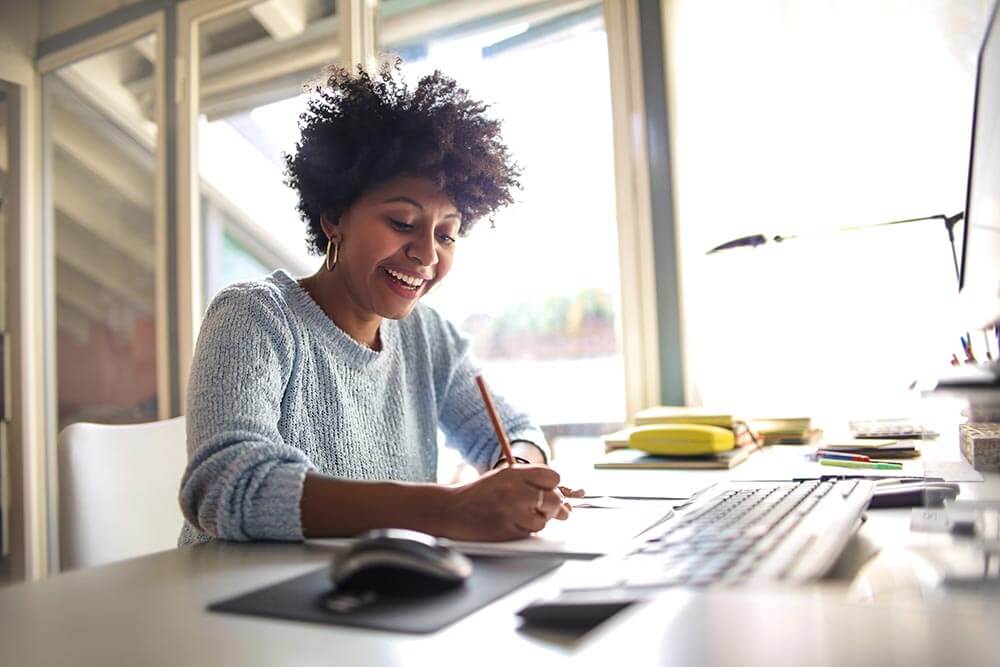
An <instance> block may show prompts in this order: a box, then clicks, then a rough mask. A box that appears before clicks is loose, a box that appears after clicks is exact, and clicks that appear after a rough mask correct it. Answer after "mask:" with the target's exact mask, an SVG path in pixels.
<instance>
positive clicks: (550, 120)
mask: <svg viewBox="0 0 1000 667" xmlns="http://www.w3.org/2000/svg"><path fill="white" fill-rule="evenodd" d="M496 6H497V3H488V4H487V3H482V4H477V3H467V2H451V1H448V0H441V1H439V2H417V3H415V2H410V1H407V0H384V1H383V2H382V3H380V5H379V15H378V23H377V33H376V39H377V43H378V48H379V50H380V51H382V52H391V53H396V54H399V55H400V56H401V57H403V58H404V65H403V69H404V72H405V73H406V75H407V78H408V80H409V81H410V82H411V84H415V83H416V81H417V80H418V79H419V77H420V76H422V75H424V74H428V73H430V72H432V71H433V70H435V69H440V70H441V71H442V72H444V73H445V74H446V75H448V76H451V77H453V78H455V79H456V80H457V81H458V82H459V84H460V85H462V86H463V87H465V88H468V89H469V91H470V93H471V94H472V96H473V97H476V98H478V99H481V100H484V101H486V102H488V103H490V104H491V105H492V107H491V113H492V114H493V115H494V116H495V117H497V118H499V119H501V120H502V121H503V137H504V140H505V142H506V143H507V146H508V148H509V149H510V151H511V154H512V155H513V156H514V159H515V160H516V161H517V162H518V163H519V164H520V165H521V166H522V168H523V172H524V173H523V177H522V179H521V180H522V184H523V190H522V191H521V192H519V193H517V195H516V200H517V201H516V204H515V205H513V206H511V207H509V208H507V209H504V210H502V211H501V212H500V213H499V214H498V215H497V216H496V227H495V228H492V229H491V228H490V224H489V222H488V221H482V222H481V223H480V225H479V226H478V227H477V228H476V229H474V230H473V231H472V233H471V234H470V235H469V237H467V238H464V239H462V240H460V241H459V244H460V245H459V246H458V250H457V252H456V255H455V266H454V268H453V269H452V273H451V275H450V276H449V278H448V280H446V281H445V282H444V283H442V285H441V287H440V288H439V290H438V291H437V292H435V293H432V294H431V295H430V296H429V297H428V298H427V301H428V303H430V304H431V305H433V306H434V307H436V308H437V309H438V310H439V311H441V312H442V313H443V314H444V315H445V316H447V317H448V318H449V319H451V320H452V321H453V322H454V323H455V324H456V325H458V326H459V327H460V328H462V329H463V330H464V331H465V332H466V333H467V334H469V335H470V336H471V337H472V338H473V340H474V344H475V350H476V353H477V356H478V358H479V359H480V361H481V362H482V363H483V366H484V372H485V373H486V374H487V375H488V377H489V378H490V382H491V383H492V384H494V385H495V386H496V387H497V388H498V390H500V391H502V392H503V393H504V394H505V395H506V396H508V397H510V398H511V399H512V400H514V401H515V402H517V403H519V404H523V405H524V406H525V407H527V408H528V409H530V410H531V412H532V414H533V415H535V417H536V419H537V420H538V421H539V422H541V423H542V424H546V425H559V424H561V425H567V424H601V423H618V422H621V421H623V420H624V418H625V396H624V363H623V358H622V351H621V341H620V338H619V336H618V333H617V332H618V331H619V330H620V317H621V309H620V303H619V294H620V290H619V266H618V237H617V222H616V218H615V182H614V160H613V143H612V125H611V95H610V83H609V78H608V77H609V74H608V53H607V37H606V34H605V32H604V19H603V14H602V11H601V4H600V2H597V1H596V0H595V1H594V2H574V3H566V2H535V3H523V2H517V3H514V2H512V3H510V7H509V8H507V9H505V10H503V11H499V12H498V11H497V9H496ZM567 63H572V66H567ZM597 428H600V427H597V426H594V427H593V428H592V429H591V430H596V429H597Z"/></svg>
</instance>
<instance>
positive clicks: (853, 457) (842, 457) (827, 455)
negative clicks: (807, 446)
mask: <svg viewBox="0 0 1000 667" xmlns="http://www.w3.org/2000/svg"><path fill="white" fill-rule="evenodd" d="M816 453H817V454H819V457H820V458H821V459H836V460H838V461H871V460H872V459H871V457H870V456H865V455H864V454H844V453H843V452H828V451H825V450H822V449H821V450H819V451H818V452H816Z"/></svg>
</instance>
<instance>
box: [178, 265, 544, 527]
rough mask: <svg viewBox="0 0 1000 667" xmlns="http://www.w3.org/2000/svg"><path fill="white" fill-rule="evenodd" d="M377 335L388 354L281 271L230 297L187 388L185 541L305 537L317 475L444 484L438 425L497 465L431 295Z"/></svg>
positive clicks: (502, 406) (502, 405)
mask: <svg viewBox="0 0 1000 667" xmlns="http://www.w3.org/2000/svg"><path fill="white" fill-rule="evenodd" d="M380 333H381V340H382V350H381V351H379V352H375V351H372V350H370V349H369V348H367V347H364V346H363V345H361V344H359V343H358V342H356V341H355V340H353V339H352V338H350V337H349V336H348V335H347V334H346V333H344V332H343V331H342V330H341V329H340V328H338V327H337V326H336V325H335V324H334V323H333V322H332V321H331V320H330V319H329V318H328V317H327V316H326V314H325V313H324V312H323V311H322V309H320V307H319V305H318V304H317V303H316V302H315V301H313V300H312V298H311V297H310V296H309V294H308V293H307V292H306V291H305V290H303V289H302V287H300V286H299V284H298V283H297V282H296V281H295V279H294V278H292V277H291V276H289V275H288V274H287V273H285V272H284V271H276V272H274V273H273V274H271V275H270V276H268V277H267V278H266V279H264V280H262V281H260V282H249V283H242V284H237V285H232V286H230V287H227V288H226V289H224V290H223V291H222V292H220V293H219V295H218V296H217V297H216V298H215V299H214V300H213V302H212V304H211V306H210V307H209V309H208V312H207V313H206V315H205V320H204V322H203V323H202V327H201V333H200V334H199V337H198V345H197V349H196V350H195V355H194V361H193V364H192V367H191V377H190V382H189V385H188V408H187V445H188V467H187V470H186V471H185V473H184V477H183V479H182V480H181V489H180V503H181V509H182V510H183V512H184V516H185V518H186V519H187V521H186V522H185V525H184V527H183V529H182V531H181V536H180V543H181V544H190V543H193V542H203V541H206V540H208V539H210V538H211V537H217V538H221V539H228V540H301V539H302V521H301V516H300V512H299V502H300V500H301V498H302V483H303V479H304V477H305V474H306V471H307V470H315V471H318V472H320V473H323V474H326V475H330V476H333V477H339V478H345V479H356V480H400V481H411V482H433V481H435V480H436V478H437V457H438V451H437V449H438V444H437V443H438V429H439V428H440V429H441V430H442V431H443V432H444V434H445V435H446V437H447V441H448V443H449V445H453V446H456V447H458V448H459V449H460V451H461V453H462V455H463V458H464V459H465V460H466V461H468V462H469V463H471V464H472V465H474V466H475V467H476V468H477V469H479V470H480V471H482V470H485V469H487V468H489V467H490V466H491V465H493V463H494V462H495V461H496V460H497V458H498V456H499V446H498V444H497V441H496V436H495V435H494V432H493V428H492V425H491V423H490V420H489V417H488V416H487V414H486V412H485V410H484V408H483V402H482V398H481V397H480V395H479V390H478V388H477V386H476V384H475V376H476V374H477V373H478V369H477V368H476V366H475V364H474V362H473V361H472V360H471V358H470V352H469V343H468V341H467V340H466V339H465V338H463V337H462V336H461V335H460V334H459V333H458V331H457V330H456V329H455V328H454V327H453V326H452V325H451V324H450V323H448V322H447V321H445V320H444V319H443V318H442V317H441V316H440V315H438V314H437V313H436V312H435V311H434V310H432V309H431V308H429V307H427V306H425V305H423V304H417V306H416V308H414V309H413V311H412V312H411V313H410V314H409V315H408V316H407V317H406V318H404V319H402V320H398V321H397V320H388V319H386V320H383V322H382V324H381V329H380ZM495 398H496V403H497V409H498V410H499V411H500V413H501V416H502V419H503V421H504V425H505V426H506V428H507V432H508V434H509V435H510V437H511V439H515V438H516V439H524V440H529V441H531V442H535V443H537V444H540V445H541V446H542V447H543V449H544V447H545V445H544V438H543V436H542V434H541V433H540V432H539V431H538V430H537V429H536V428H535V427H533V426H532V425H531V423H530V421H529V419H528V418H527V417H526V416H525V415H524V414H522V413H520V412H518V411H516V410H514V409H513V408H512V407H511V406H510V404H509V403H507V402H506V401H504V400H503V399H502V398H501V397H499V396H497V397H495ZM331 510H332V511H343V512H350V511H352V510H351V508H350V507H340V508H331Z"/></svg>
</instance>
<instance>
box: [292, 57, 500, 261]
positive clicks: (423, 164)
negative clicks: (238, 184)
mask: <svg viewBox="0 0 1000 667" xmlns="http://www.w3.org/2000/svg"><path fill="white" fill-rule="evenodd" d="M327 75H328V76H327V78H326V80H325V81H323V82H321V83H319V84H316V85H314V86H311V87H310V88H308V89H307V92H308V93H309V98H308V101H307V103H306V110H305V112H303V113H302V115H301V116H299V129H300V130H301V132H302V136H301V138H300V140H299V142H298V144H297V145H296V147H295V153H294V154H293V155H286V156H285V165H286V169H287V181H286V183H287V184H288V185H289V186H290V187H291V188H293V189H294V190H296V191H297V192H298V196H299V202H298V206H297V208H298V211H299V213H300V215H301V216H302V219H303V220H304V221H305V222H306V223H307V224H308V231H307V233H306V238H307V241H308V243H309V247H310V250H311V251H312V252H314V253H316V254H320V255H321V254H323V252H325V250H326V241H327V239H326V235H325V234H324V233H323V229H322V227H321V226H320V217H321V216H322V214H324V213H326V215H327V219H329V220H332V221H336V220H339V219H340V216H341V215H342V214H343V212H344V211H345V210H347V209H348V208H349V207H350V206H351V204H352V203H353V202H354V201H355V200H356V199H357V198H358V197H359V196H361V195H362V194H363V193H364V192H365V191H367V190H368V189H369V188H371V187H373V186H375V185H377V184H379V183H382V182H384V181H386V180H389V179H391V178H394V177H396V176H400V175H404V174H405V175H417V176H422V177H425V178H429V179H431V180H432V181H434V182H435V183H436V184H437V186H438V187H439V188H440V189H441V191H442V192H444V193H445V194H446V195H447V196H448V197H449V198H450V199H451V200H452V202H453V203H454V204H455V207H456V208H457V209H458V211H459V213H460V214H461V216H462V222H461V226H460V228H459V234H460V235H462V236H464V235H465V234H467V233H468V232H469V230H470V229H471V228H472V226H473V224H474V223H475V222H476V221H477V220H478V219H480V218H482V217H483V216H485V215H492V214H493V213H494V212H495V211H496V210H497V209H499V208H500V207H502V206H506V205H508V204H511V203H512V202H513V197H512V195H511V191H512V190H513V189H515V188H520V182H519V181H518V177H519V176H520V168H519V167H518V166H517V164H516V163H514V162H513V161H512V159H511V157H510V154H509V153H508V150H507V146H506V145H504V143H503V141H502V139H501V137H500V122H499V121H497V120H493V119H490V118H487V117H486V116H485V112H486V109H487V105H486V104H483V103H482V102H478V101H476V100H472V99H469V93H468V91H467V90H465V89H463V88H460V87H459V86H458V84H457V83H456V82H455V80H454V79H451V78H449V77H447V76H444V75H443V74H441V72H438V71H436V72H434V73H433V74H431V75H429V76H425V77H423V78H422V79H420V81H419V83H418V84H417V87H416V89H414V90H412V91H411V90H410V89H409V87H408V86H407V85H406V83H405V82H403V80H402V75H401V72H400V60H399V59H398V58H397V59H395V60H393V61H391V62H383V63H382V64H381V65H380V66H379V69H378V74H377V76H375V77H372V76H371V75H369V74H368V73H367V72H366V71H365V70H364V69H363V68H362V67H360V66H359V67H358V69H357V74H352V73H351V72H350V71H348V70H345V69H343V68H340V67H330V68H329V69H328V70H327Z"/></svg>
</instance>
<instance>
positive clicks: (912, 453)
mask: <svg viewBox="0 0 1000 667" xmlns="http://www.w3.org/2000/svg"><path fill="white" fill-rule="evenodd" d="M818 451H826V452H837V453H839V454H855V455H857V456H868V457H871V458H873V459H915V458H917V457H918V456H920V450H919V449H918V448H917V446H916V445H915V444H914V442H913V440H888V439H886V440H874V439H869V438H863V439H862V438H858V439H855V440H842V441H834V442H825V443H823V444H821V445H820V446H819V450H818Z"/></svg>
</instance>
